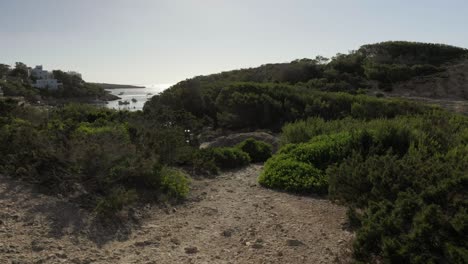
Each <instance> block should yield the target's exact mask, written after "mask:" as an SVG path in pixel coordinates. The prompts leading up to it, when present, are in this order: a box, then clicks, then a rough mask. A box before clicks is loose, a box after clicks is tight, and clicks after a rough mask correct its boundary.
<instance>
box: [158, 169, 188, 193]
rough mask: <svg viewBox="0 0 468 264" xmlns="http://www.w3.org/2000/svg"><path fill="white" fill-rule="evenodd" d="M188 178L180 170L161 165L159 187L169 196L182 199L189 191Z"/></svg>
mask: <svg viewBox="0 0 468 264" xmlns="http://www.w3.org/2000/svg"><path fill="white" fill-rule="evenodd" d="M189 183H190V181H189V179H188V178H187V176H186V175H185V173H183V172H182V171H181V170H178V169H174V168H169V167H163V168H162V170H161V189H162V190H163V191H164V193H166V194H167V195H168V196H169V197H170V198H174V199H177V200H179V199H184V198H186V197H187V195H188V193H189Z"/></svg>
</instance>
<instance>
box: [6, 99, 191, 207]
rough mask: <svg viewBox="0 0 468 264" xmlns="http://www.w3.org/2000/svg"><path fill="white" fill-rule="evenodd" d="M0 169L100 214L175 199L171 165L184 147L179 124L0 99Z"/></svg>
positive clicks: (178, 177) (181, 188)
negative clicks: (19, 104) (29, 105)
mask: <svg viewBox="0 0 468 264" xmlns="http://www.w3.org/2000/svg"><path fill="white" fill-rule="evenodd" d="M0 105H1V107H0V111H1V112H2V113H1V114H2V115H1V116H2V118H1V119H0V146H1V148H0V172H1V173H3V174H8V175H11V176H13V177H18V178H21V179H23V180H26V181H30V182H35V183H37V184H38V185H39V186H41V187H42V188H44V190H45V191H46V192H49V193H62V194H73V193H76V195H77V196H78V197H76V198H77V199H78V200H82V201H84V202H83V203H82V205H83V206H86V207H91V208H92V207H95V208H96V210H97V212H99V213H103V214H107V213H112V212H113V211H114V210H119V209H121V208H122V207H123V206H125V205H128V203H131V202H133V201H136V200H137V199H149V200H161V199H164V200H166V199H181V198H184V197H185V196H186V195H187V193H188V181H187V179H186V176H185V175H184V173H183V172H182V171H180V170H176V169H173V168H171V166H176V164H177V162H178V160H180V159H182V158H181V157H182V156H183V155H181V153H183V152H185V151H184V150H183V149H184V148H185V147H187V145H186V144H185V137H184V134H183V132H182V133H180V131H183V130H182V129H179V128H178V127H176V126H165V125H164V124H158V123H157V122H153V123H151V124H149V123H147V122H146V121H143V117H141V113H128V112H117V111H111V110H106V109H102V108H95V107H92V106H85V105H67V106H65V107H62V108H54V109H51V110H47V109H43V110H40V109H37V108H23V107H17V106H16V102H15V101H8V100H7V101H0Z"/></svg>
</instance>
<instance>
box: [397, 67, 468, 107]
mask: <svg viewBox="0 0 468 264" xmlns="http://www.w3.org/2000/svg"><path fill="white" fill-rule="evenodd" d="M393 93H394V94H398V95H402V96H407V97H428V98H442V99H453V100H468V60H467V59H462V60H457V61H456V62H454V63H452V64H448V65H446V66H444V71H442V72H440V73H436V74H431V75H427V76H418V77H415V78H413V79H411V80H409V81H406V82H401V83H398V84H395V85H394V86H393Z"/></svg>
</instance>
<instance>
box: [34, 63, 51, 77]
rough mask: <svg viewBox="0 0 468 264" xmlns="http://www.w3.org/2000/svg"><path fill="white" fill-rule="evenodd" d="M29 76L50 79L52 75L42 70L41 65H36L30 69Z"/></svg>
mask: <svg viewBox="0 0 468 264" xmlns="http://www.w3.org/2000/svg"><path fill="white" fill-rule="evenodd" d="M31 77H34V78H36V79H37V80H38V79H52V78H53V75H52V73H51V72H48V71H44V70H43V69H42V65H38V66H36V67H35V68H34V69H32V70H31Z"/></svg>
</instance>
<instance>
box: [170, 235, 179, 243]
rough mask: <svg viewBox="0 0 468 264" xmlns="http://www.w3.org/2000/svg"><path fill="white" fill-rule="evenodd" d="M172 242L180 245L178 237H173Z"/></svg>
mask: <svg viewBox="0 0 468 264" xmlns="http://www.w3.org/2000/svg"><path fill="white" fill-rule="evenodd" d="M171 243H173V244H175V245H180V240H179V239H178V238H175V237H173V238H171Z"/></svg>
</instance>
